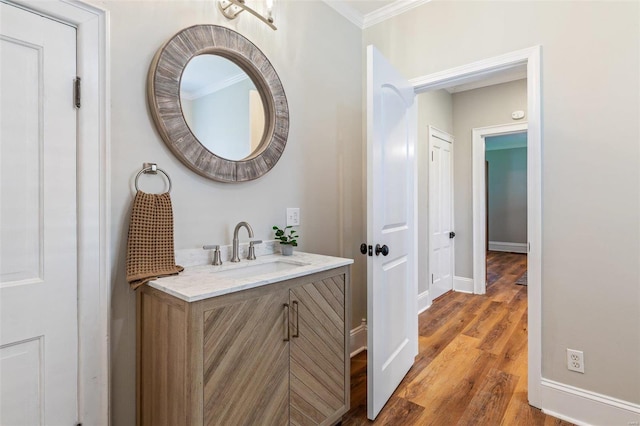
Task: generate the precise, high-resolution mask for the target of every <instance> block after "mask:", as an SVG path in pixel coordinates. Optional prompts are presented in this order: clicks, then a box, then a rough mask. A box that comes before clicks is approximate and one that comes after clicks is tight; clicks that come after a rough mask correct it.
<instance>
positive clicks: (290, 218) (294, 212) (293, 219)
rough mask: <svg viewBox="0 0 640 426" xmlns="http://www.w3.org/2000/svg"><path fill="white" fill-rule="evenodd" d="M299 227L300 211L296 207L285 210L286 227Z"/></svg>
mask: <svg viewBox="0 0 640 426" xmlns="http://www.w3.org/2000/svg"><path fill="white" fill-rule="evenodd" d="M298 225H300V209H299V208H298V207H295V208H288V209H287V226H298Z"/></svg>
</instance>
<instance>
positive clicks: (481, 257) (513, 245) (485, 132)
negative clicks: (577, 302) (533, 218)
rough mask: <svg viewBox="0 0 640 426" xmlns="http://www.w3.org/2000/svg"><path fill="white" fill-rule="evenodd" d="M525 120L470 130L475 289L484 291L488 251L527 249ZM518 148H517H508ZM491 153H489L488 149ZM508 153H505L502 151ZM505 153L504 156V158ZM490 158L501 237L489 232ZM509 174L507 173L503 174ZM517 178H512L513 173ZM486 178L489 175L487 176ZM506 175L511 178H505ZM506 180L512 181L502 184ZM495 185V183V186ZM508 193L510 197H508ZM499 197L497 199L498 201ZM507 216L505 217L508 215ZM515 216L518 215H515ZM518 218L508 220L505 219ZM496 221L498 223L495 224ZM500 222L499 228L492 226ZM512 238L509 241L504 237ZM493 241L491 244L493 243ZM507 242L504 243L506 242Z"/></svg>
mask: <svg viewBox="0 0 640 426" xmlns="http://www.w3.org/2000/svg"><path fill="white" fill-rule="evenodd" d="M527 129H528V124H527V123H517V124H504V125H498V126H488V127H482V128H475V129H473V132H472V156H473V159H472V162H473V178H472V179H473V185H472V190H473V259H474V260H473V263H474V264H473V271H474V272H473V281H474V293H475V294H484V293H485V292H486V287H487V251H489V250H491V249H492V248H494V249H497V251H508V252H519V253H527V249H528V243H527V231H528V229H527V223H528V215H527V205H528V203H527V194H528V188H527V186H528V183H527V169H528V168H527V157H528V155H527V143H526V142H527V139H528V138H527ZM511 150H517V151H511ZM489 152H490V153H491V154H488V153H489ZM504 153H507V155H504ZM505 157H506V158H505ZM488 158H492V160H493V161H492V162H493V163H494V166H497V167H496V169H495V170H493V169H492V168H491V165H490V164H489V170H493V171H494V175H495V176H494V181H495V182H494V183H495V184H496V185H497V186H498V187H497V188H495V190H496V195H499V197H500V199H499V200H498V198H497V197H493V198H494V203H493V204H494V209H493V210H494V213H495V214H496V215H498V216H499V217H495V218H494V219H495V220H494V226H493V228H494V229H493V230H494V231H495V234H494V235H495V236H499V238H500V239H498V240H496V239H495V238H498V237H494V240H493V241H492V240H491V238H490V234H489V229H491V228H492V226H491V224H490V222H491V221H490V213H491V208H490V207H491V206H490V205H489V203H487V200H488V199H491V198H492V197H491V191H490V185H489V183H490V179H491V176H488V174H487V170H488V169H487V160H488ZM505 173H506V174H511V175H512V176H510V177H509V176H507V175H506V174H505ZM516 174H518V175H517V178H518V182H512V180H513V179H512V178H513V177H514V176H515V175H516ZM487 178H489V179H487ZM505 179H510V180H509V181H505ZM505 182H507V183H511V185H510V186H508V187H505V186H504V185H499V184H504V183H505ZM496 185H494V186H496ZM507 195H509V196H510V197H511V199H507V198H506V197H507ZM497 201H499V202H497ZM509 213H510V216H509V217H508V216H507V215H509ZM514 216H517V218H516V217H514ZM509 219H510V220H511V221H512V222H517V223H513V224H509V222H507V220H509ZM498 224H499V225H498ZM497 226H499V229H495V228H496V227H497ZM503 240H511V241H503ZM492 242H493V244H492ZM505 243H506V244H505Z"/></svg>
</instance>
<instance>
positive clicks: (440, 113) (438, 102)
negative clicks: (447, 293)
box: [417, 90, 453, 293]
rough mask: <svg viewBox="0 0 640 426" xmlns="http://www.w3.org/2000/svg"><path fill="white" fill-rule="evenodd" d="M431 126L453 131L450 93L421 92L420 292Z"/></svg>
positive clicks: (425, 268) (424, 276) (424, 275)
mask: <svg viewBox="0 0 640 426" xmlns="http://www.w3.org/2000/svg"><path fill="white" fill-rule="evenodd" d="M429 126H434V127H436V128H438V129H439V130H442V131H443V132H447V133H453V107H452V100H451V94H450V93H449V92H447V91H446V90H436V91H433V92H425V93H421V94H419V95H418V150H417V153H418V292H419V293H423V292H425V291H427V290H429V283H430V282H431V281H430V279H429Z"/></svg>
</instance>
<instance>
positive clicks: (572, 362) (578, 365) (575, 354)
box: [567, 349, 584, 374]
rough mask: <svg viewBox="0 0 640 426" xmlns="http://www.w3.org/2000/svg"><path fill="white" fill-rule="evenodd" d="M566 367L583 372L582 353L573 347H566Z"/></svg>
mask: <svg viewBox="0 0 640 426" xmlns="http://www.w3.org/2000/svg"><path fill="white" fill-rule="evenodd" d="M567 368H568V369H569V370H571V371H577V372H578V373H583V374H584V353H583V352H582V351H576V350H575V349H567Z"/></svg>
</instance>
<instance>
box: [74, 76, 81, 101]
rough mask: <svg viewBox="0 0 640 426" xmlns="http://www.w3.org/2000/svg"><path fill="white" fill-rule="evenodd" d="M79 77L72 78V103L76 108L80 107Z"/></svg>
mask: <svg viewBox="0 0 640 426" xmlns="http://www.w3.org/2000/svg"><path fill="white" fill-rule="evenodd" d="M80 81H81V78H80V77H76V78H75V79H74V80H73V104H74V105H75V107H76V108H80Z"/></svg>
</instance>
